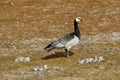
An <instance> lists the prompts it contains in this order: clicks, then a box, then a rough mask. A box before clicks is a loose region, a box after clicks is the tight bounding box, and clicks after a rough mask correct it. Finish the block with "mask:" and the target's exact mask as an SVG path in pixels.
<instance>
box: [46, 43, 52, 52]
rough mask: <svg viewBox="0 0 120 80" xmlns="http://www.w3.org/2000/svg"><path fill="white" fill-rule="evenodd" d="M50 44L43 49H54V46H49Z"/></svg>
mask: <svg viewBox="0 0 120 80" xmlns="http://www.w3.org/2000/svg"><path fill="white" fill-rule="evenodd" d="M51 45H52V44H49V45H48V46H47V47H45V48H44V49H45V50H46V51H48V52H49V51H51V50H52V49H54V47H52V46H51Z"/></svg>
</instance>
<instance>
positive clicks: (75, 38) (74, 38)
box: [45, 17, 82, 57]
mask: <svg viewBox="0 0 120 80" xmlns="http://www.w3.org/2000/svg"><path fill="white" fill-rule="evenodd" d="M79 21H81V22H82V19H81V17H77V18H75V19H74V32H72V33H69V34H66V35H64V36H62V37H60V38H59V39H58V40H56V41H53V42H52V43H51V44H49V45H48V46H47V47H45V50H46V51H48V52H49V51H51V50H52V49H55V48H64V49H65V51H66V56H67V57H69V50H70V48H71V47H73V46H76V45H78V44H79V41H80V31H79V27H78V22H79Z"/></svg>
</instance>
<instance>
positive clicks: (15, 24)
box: [0, 0, 120, 80]
mask: <svg viewBox="0 0 120 80" xmlns="http://www.w3.org/2000/svg"><path fill="white" fill-rule="evenodd" d="M119 4H120V1H119V0H107V1H100V0H98V1H96V0H52V1H51V0H42V1H41V0H19V1H18V0H1V1H0V77H1V78H0V80H16V79H17V80H119V79H120V59H119V58H120V35H119V33H120V17H119V16H120V5H119ZM77 16H81V17H82V18H83V20H84V22H83V23H80V24H79V28H80V30H81V34H82V37H81V44H80V45H79V46H77V47H75V48H72V50H71V51H72V52H73V54H72V55H71V58H70V59H71V62H69V59H67V58H66V57H65V56H64V51H63V50H54V51H52V52H50V53H54V54H48V53H47V52H45V51H44V49H43V48H44V47H45V46H46V45H47V44H48V43H50V42H51V41H53V40H54V39H56V38H57V37H60V36H61V35H63V34H66V33H69V32H71V31H73V19H74V18H75V17H77ZM113 32H116V34H115V35H112V33H113ZM111 38H112V39H114V40H112V39H111ZM101 55H102V56H104V57H105V61H104V62H100V63H98V62H96V63H90V64H79V63H78V62H77V60H78V59H79V58H87V57H91V56H101ZM19 56H24V57H26V56H29V57H30V58H31V59H32V61H31V62H27V63H24V62H23V63H15V62H14V60H15V59H16V58H17V57H19ZM42 58H43V59H42ZM45 64H47V65H48V66H49V67H50V69H49V70H46V71H38V72H36V71H33V67H34V66H35V65H45ZM55 66H56V67H58V68H59V69H58V70H55V69H54V68H53V67H55Z"/></svg>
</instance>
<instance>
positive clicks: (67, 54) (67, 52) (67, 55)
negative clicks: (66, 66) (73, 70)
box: [65, 49, 69, 58]
mask: <svg viewBox="0 0 120 80" xmlns="http://www.w3.org/2000/svg"><path fill="white" fill-rule="evenodd" d="M65 52H66V57H67V58H69V51H68V50H67V49H65Z"/></svg>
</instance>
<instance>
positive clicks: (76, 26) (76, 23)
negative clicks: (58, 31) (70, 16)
mask: <svg viewBox="0 0 120 80" xmlns="http://www.w3.org/2000/svg"><path fill="white" fill-rule="evenodd" d="M74 32H75V35H76V36H77V37H78V38H79V39H80V31H79V27H78V22H76V20H74Z"/></svg>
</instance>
